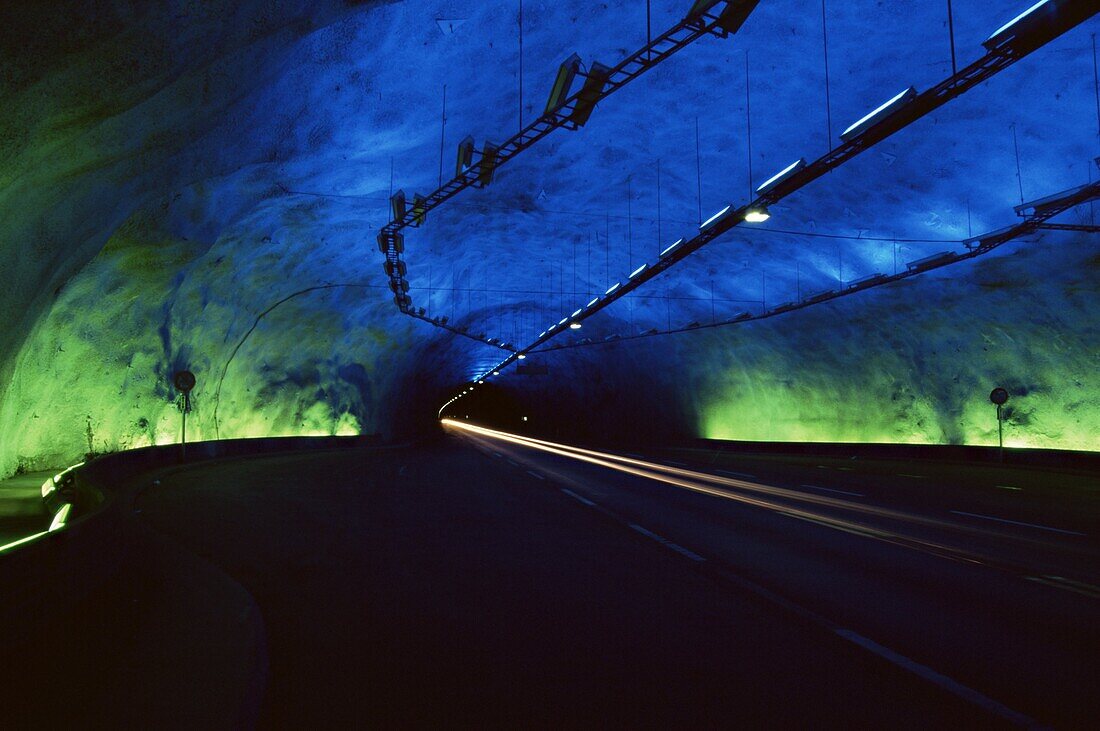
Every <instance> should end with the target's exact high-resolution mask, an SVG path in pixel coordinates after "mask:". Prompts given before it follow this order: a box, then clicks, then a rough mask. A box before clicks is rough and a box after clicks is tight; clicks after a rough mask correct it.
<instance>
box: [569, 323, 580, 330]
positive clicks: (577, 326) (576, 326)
mask: <svg viewBox="0 0 1100 731" xmlns="http://www.w3.org/2000/svg"><path fill="white" fill-rule="evenodd" d="M569 329H570V330H580V329H581V324H580V323H579V322H571V323H569Z"/></svg>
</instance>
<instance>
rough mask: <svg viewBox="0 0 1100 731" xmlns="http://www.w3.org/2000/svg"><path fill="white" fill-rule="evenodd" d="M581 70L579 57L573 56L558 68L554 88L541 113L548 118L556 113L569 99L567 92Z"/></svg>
mask: <svg viewBox="0 0 1100 731" xmlns="http://www.w3.org/2000/svg"><path fill="white" fill-rule="evenodd" d="M580 68H581V57H580V56H578V55H577V54H575V53H574V54H573V55H572V56H570V57H569V58H567V59H565V61H563V62H562V64H561V66H559V67H558V75H557V77H556V78H555V79H554V88H553V89H551V90H550V99H549V100H547V102H546V110H545V111H544V112H543V113H542V114H543V116H544V117H549V116H550V115H551V114H553V113H554V112H556V111H558V110H559V109H561V108H562V106H563V105H564V104H565V101H566V100H567V99H568V98H569V90H570V89H572V88H573V81H574V79H576V78H577V72H578V71H580Z"/></svg>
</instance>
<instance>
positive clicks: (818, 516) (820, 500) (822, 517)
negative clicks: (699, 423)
mask: <svg viewBox="0 0 1100 731" xmlns="http://www.w3.org/2000/svg"><path fill="white" fill-rule="evenodd" d="M443 423H444V424H445V425H448V426H454V427H456V428H458V429H460V430H462V431H466V432H471V433H474V434H478V435H481V436H483V437H487V438H491V439H500V440H503V441H506V442H510V443H512V444H516V445H519V446H523V447H529V448H532V449H537V450H540V451H544V452H548V453H550V454H555V455H558V456H562V457H570V458H572V459H576V460H579V461H582V462H587V463H589V464H594V465H598V466H601V467H606V468H609V469H613V470H617V471H619V472H625V473H627V474H631V475H635V476H637V477H644V478H647V479H652V480H657V481H659V482H664V483H666V484H670V485H673V486H676V487H682V488H684V489H687V490H691V491H693V492H698V493H702V494H705V495H711V496H714V497H720V498H725V499H727V500H733V501H735V502H739V503H743V504H747V505H752V506H755V507H760V508H764V509H767V510H770V511H773V512H777V513H780V514H782V515H786V516H788V517H791V518H796V519H798V520H803V521H808V522H812V523H816V524H818V525H821V526H824V527H828V528H833V529H835V530H840V531H843V532H845V533H851V534H854V535H860V536H864V537H867V538H874V539H877V540H881V541H885V542H887V543H892V544H895V545H899V546H904V547H907V548H911V549H915V550H919V551H923V552H927V553H932V554H934V555H936V556H939V557H941V558H948V559H952V560H957V561H965V562H968V563H977V564H986V565H992V566H1000V567H1001V568H1004V569H1006V570H1009V571H1011V572H1012V573H1019V570H1018V569H1017V568H1015V567H1010V566H1007V565H1004V564H1002V563H1001V562H999V561H997V560H995V559H993V558H991V557H989V556H985V555H981V554H978V553H975V552H974V551H972V550H969V549H964V548H959V547H956V546H951V545H945V544H942V543H937V542H934V541H929V540H926V539H923V538H916V537H913V536H908V535H902V534H899V533H896V532H894V531H892V530H887V529H883V528H878V527H872V526H869V525H866V524H864V523H860V522H855V521H852V520H847V519H843V518H839V517H836V516H833V515H828V514H825V513H822V512H817V511H813V510H810V509H806V508H801V507H796V506H792V505H788V504H784V503H780V502H774V501H771V500H767V499H765V498H762V497H757V496H752V495H745V494H743V493H738V492H732V491H730V490H727V489H722V488H721V487H716V486H712V485H713V484H716V485H721V486H723V487H730V488H738V489H740V490H745V491H749V492H753V493H757V494H758V495H766V496H771V497H776V498H784V499H790V500H797V501H800V502H803V503H810V504H813V505H816V506H820V507H823V508H832V509H837V510H844V511H849V512H855V513H861V514H864V515H866V516H869V517H877V518H881V519H888V520H896V521H900V522H903V523H909V524H915V525H920V526H923V527H928V528H934V529H939V530H949V531H951V532H954V533H960V534H967V535H971V536H983V537H992V538H1000V539H1003V538H1004V537H1005V535H1004V534H1003V533H996V532H992V531H988V530H985V529H979V528H974V527H972V526H964V525H959V524H957V523H952V522H949V521H942V520H936V519H933V518H927V517H923V516H919V515H913V514H910V513H903V512H900V511H897V510H891V509H889V508H882V507H877V506H869V505H863V504H860V503H856V502H850V501H847V500H843V499H839V498H831V497H825V496H819V495H810V494H807V493H802V492H798V491H797V490H789V489H785V488H781V487H774V486H771V485H764V484H760V483H757V482H748V481H745V480H737V479H732V478H726V477H720V476H717V475H713V474H710V473H706V472H695V471H692V470H686V469H680V468H676V467H669V466H667V465H662V464H656V463H653V462H646V461H644V460H638V459H631V458H629V457H622V456H620V455H615V454H608V453H606V452H597V451H593V450H589V449H583V448H580V447H571V446H568V445H564V444H557V443H555V442H547V441H544V440H541V439H535V438H533V437H523V436H519V435H515V434H509V433H507V432H500V431H496V430H494V429H487V428H485V427H479V426H475V425H472V424H469V423H465V422H463V423H459V422H455V421H452V420H450V419H444V420H443ZM705 483H712V485H708V484H705ZM1012 538H1013V539H1015V540H1018V541H1020V542H1024V543H1035V544H1041V543H1042V542H1041V541H1039V540H1037V539H1033V538H1025V537H1019V536H1017V535H1015V534H1013V535H1012Z"/></svg>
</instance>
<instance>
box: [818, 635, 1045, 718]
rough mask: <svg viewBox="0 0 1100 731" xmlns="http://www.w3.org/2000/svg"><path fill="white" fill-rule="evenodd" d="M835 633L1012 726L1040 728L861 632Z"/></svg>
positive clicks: (1020, 715) (1002, 705)
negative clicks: (1012, 724) (1008, 722)
mask: <svg viewBox="0 0 1100 731" xmlns="http://www.w3.org/2000/svg"><path fill="white" fill-rule="evenodd" d="M835 632H836V634H837V635H838V636H840V637H843V638H844V639H846V640H848V641H849V642H851V643H853V644H856V645H859V646H860V647H862V648H863V649H864V650H868V651H869V652H873V653H875V654H876V655H878V656H879V657H881V658H883V659H884V660H887V661H889V662H891V663H893V664H894V665H897V666H898V667H900V668H902V669H903V670H908V671H909V672H911V673H913V674H914V675H917V676H919V677H921V678H923V679H924V680H927V681H928V682H930V683H932V684H934V685H937V686H939V687H940V688H943V689H944V690H946V691H948V692H949V693H953V694H954V695H957V696H958V697H960V698H963V699H964V700H967V701H970V702H971V703H973V704H974V705H976V706H979V707H980V708H984V709H985V710H987V711H989V712H990V713H993V714H996V715H998V716H1000V717H1001V718H1003V719H1005V720H1007V721H1010V722H1011V723H1014V724H1016V725H1018V726H1027V727H1029V728H1035V727H1036V726H1038V724H1037V723H1036V722H1035V721H1034V720H1032V719H1031V718H1029V717H1027V716H1025V715H1024V714H1022V713H1019V712H1018V711H1014V710H1012V709H1011V708H1009V707H1008V706H1006V705H1004V704H1002V703H999V702H997V701H995V700H993V699H992V698H989V697H987V696H984V695H982V694H981V693H979V692H978V691H976V690H974V689H973V688H968V687H967V686H965V685H963V684H962V683H959V682H958V681H955V680H952V679H951V678H949V677H947V676H946V675H942V674H940V673H937V672H936V671H935V670H933V669H932V668H929V667H926V666H924V665H921V664H920V663H919V662H916V661H915V660H910V659H909V658H907V657H905V656H904V655H899V654H898V653H896V652H894V651H893V650H891V649H890V648H888V647H883V646H882V645H880V644H878V643H877V642H875V641H873V640H869V639H867V638H866V637H864V636H863V635H861V634H859V633H857V632H853V631H852V630H850V629H837V630H835Z"/></svg>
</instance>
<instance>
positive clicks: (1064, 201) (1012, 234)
mask: <svg viewBox="0 0 1100 731" xmlns="http://www.w3.org/2000/svg"><path fill="white" fill-rule="evenodd" d="M1096 200H1100V181H1097V182H1094V183H1089V184H1087V185H1083V186H1081V187H1079V188H1075V189H1074V190H1072V191H1067V192H1066V193H1062V194H1059V196H1058V199H1057V201H1056V202H1053V203H1051V204H1050V205H1047V206H1044V207H1043V208H1041V209H1038V210H1034V211H1032V212H1031V213H1030V214H1027V215H1024V216H1023V219H1024V220H1023V221H1021V222H1019V223H1016V224H1013V225H1011V226H1008V227H1006V228H1003V229H998V230H996V231H993V232H990V233H987V234H983V235H982V236H975V237H974V238H970V239H965V240H963V241H960V242H958V243H960V244H961V245H963V246H965V247H966V249H967V251H965V252H962V253H956V252H953V251H944V252H941V253H938V254H933V255H932V256H927V257H924V258H922V259H918V260H916V261H911V262H909V263H908V264H907V265H906V268H905V271H902V272H898V273H895V274H886V273H875V274H871V275H869V276H865V277H861V278H859V279H856V280H854V281H852V282H848V283H847V285H845V286H842V287H840V288H839V289H833V290H827V291H824V292H820V293H818V294H814V295H810V296H808V297H806V298H805V299H802V300H798V301H793V302H784V303H782V304H779V305H776V306H775V307H772V308H770V309H766V310H764V311H763V312H760V313H759V314H755V315H754V314H752V313H749V312H742V313H740V314H737V315H735V316H733V317H731V318H727V319H725V320H722V321H721V322H711V323H705V324H697V325H695V326H688V327H683V328H675V329H669V330H657V331H649V332H644V333H637V334H631V335H611V336H608V337H606V338H604V339H603V340H597V341H580V342H576V343H564V344H561V345H551V346H549V347H545V348H539V349H538V350H535V351H532V352H535V353H547V352H551V351H555V350H571V349H573V348H584V347H589V346H593V345H604V344H607V343H609V342H613V341H614V342H621V341H623V340H637V339H639V338H646V337H653V336H656V335H669V334H672V333H679V332H689V331H692V330H701V329H706V328H713V327H723V326H726V325H733V324H739V323H744V322H752V321H754V320H765V319H768V318H770V317H775V316H776V315H782V314H786V313H788V312H792V311H794V310H800V309H804V308H806V307H812V306H814V305H818V304H821V303H823V302H829V301H830V300H835V299H838V298H840V297H846V296H848V295H852V294H856V293H857V292H863V291H865V290H868V289H872V288H874V287H881V286H882V285H884V284H889V283H891V282H897V281H900V280H902V279H908V278H910V277H915V276H917V275H919V274H924V273H926V272H930V271H933V270H935V269H940V268H941V267H945V266H949V265H951V264H957V263H958V262H961V261H967V260H969V259H974V258H976V257H979V256H982V255H983V254H988V253H989V252H991V251H993V250H994V249H996V248H997V247H999V246H1002V245H1004V244H1006V243H1008V242H1010V241H1014V240H1016V239H1019V238H1021V237H1023V236H1027V235H1029V234H1032V233H1035V232H1036V231H1079V232H1088V233H1100V226H1086V225H1081V226H1078V225H1073V224H1057V223H1047V221H1049V220H1050V219H1051V218H1053V217H1055V216H1057V215H1059V214H1061V213H1065V212H1066V211H1068V210H1070V209H1071V208H1074V207H1075V206H1079V205H1082V204H1084V203H1089V202H1091V201H1096ZM945 243H950V242H945Z"/></svg>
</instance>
